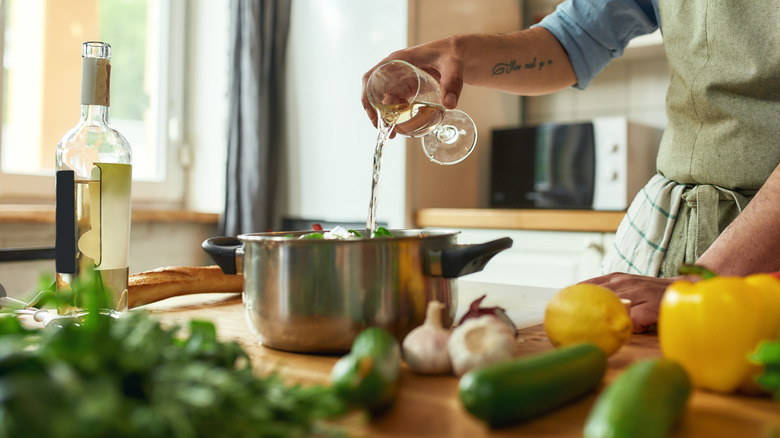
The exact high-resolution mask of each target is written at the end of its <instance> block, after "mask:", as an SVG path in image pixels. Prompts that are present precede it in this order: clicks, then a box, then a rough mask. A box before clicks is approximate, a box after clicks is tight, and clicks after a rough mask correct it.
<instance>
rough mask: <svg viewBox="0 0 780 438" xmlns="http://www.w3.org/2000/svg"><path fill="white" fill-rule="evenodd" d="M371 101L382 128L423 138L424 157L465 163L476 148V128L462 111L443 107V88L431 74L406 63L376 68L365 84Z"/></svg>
mask: <svg viewBox="0 0 780 438" xmlns="http://www.w3.org/2000/svg"><path fill="white" fill-rule="evenodd" d="M366 94H367V96H368V101H369V102H370V103H371V106H373V107H374V108H375V109H376V110H377V114H378V115H379V119H380V121H379V123H380V128H381V127H382V126H384V127H385V128H390V129H393V130H394V131H395V132H397V133H399V134H402V135H406V136H409V137H422V147H423V151H425V155H427V156H428V158H430V159H431V161H434V162H436V163H439V164H456V163H460V162H461V161H463V160H464V159H465V158H466V157H468V156H469V154H471V151H472V150H474V146H475V145H476V144H477V127H476V125H475V124H474V121H472V120H471V118H470V117H469V116H468V115H467V114H466V113H464V112H463V111H460V110H447V109H446V108H444V106H442V104H441V100H442V98H441V87H440V86H439V83H438V81H436V79H434V78H433V77H432V76H431V75H429V74H428V73H426V72H424V71H422V70H420V69H418V68H417V67H415V66H413V65H411V64H409V63H408V62H404V61H390V62H387V63H385V64H382V65H381V66H379V67H377V68H376V70H374V71H373V73H371V76H370V77H369V78H368V82H367V83H366Z"/></svg>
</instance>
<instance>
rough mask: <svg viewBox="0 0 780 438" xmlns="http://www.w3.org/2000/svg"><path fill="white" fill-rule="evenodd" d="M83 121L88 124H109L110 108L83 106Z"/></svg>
mask: <svg viewBox="0 0 780 438" xmlns="http://www.w3.org/2000/svg"><path fill="white" fill-rule="evenodd" d="M81 121H82V122H84V123H87V124H103V125H107V124H108V122H109V121H108V107H107V106H105V105H88V104H83V103H82V104H81Z"/></svg>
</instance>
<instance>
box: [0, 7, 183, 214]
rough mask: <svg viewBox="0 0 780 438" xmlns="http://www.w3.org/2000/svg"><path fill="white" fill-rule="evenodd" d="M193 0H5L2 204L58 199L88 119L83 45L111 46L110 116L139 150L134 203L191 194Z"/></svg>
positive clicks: (0, 167) (0, 149) (0, 158)
mask: <svg viewBox="0 0 780 438" xmlns="http://www.w3.org/2000/svg"><path fill="white" fill-rule="evenodd" d="M185 3H186V2H185V1H184V0H78V1H46V0H2V7H1V9H0V14H1V17H0V18H1V20H0V25H2V26H3V28H2V32H0V36H2V44H0V48H2V55H3V56H2V59H3V75H2V87H1V88H0V93H1V94H2V132H1V136H0V202H38V201H40V202H51V201H53V199H54V177H53V175H54V156H55V150H56V147H57V143H58V142H59V140H60V138H61V137H62V136H63V135H64V134H65V133H66V132H67V131H68V130H69V129H70V128H72V127H73V126H75V125H76V123H77V122H78V119H79V108H80V97H79V96H80V86H81V43H82V42H84V41H89V40H100V41H105V42H107V43H109V44H111V46H112V52H111V111H110V116H111V124H112V125H113V126H114V127H115V128H116V129H117V130H119V131H120V132H121V133H122V134H123V135H124V136H125V137H127V139H128V140H129V142H130V145H131V147H132V150H133V200H134V202H138V201H141V202H166V203H171V202H178V203H181V202H182V200H183V199H184V195H183V193H184V186H185V184H184V178H185V172H184V170H183V167H182V165H181V164H180V163H181V161H180V155H182V151H183V150H184V149H183V148H184V144H183V142H182V140H181V139H182V126H181V125H182V123H181V120H182V115H183V99H184V80H183V77H184V61H183V60H184V47H185V39H186V38H185V37H186V34H185V30H186V26H185V19H186V11H185Z"/></svg>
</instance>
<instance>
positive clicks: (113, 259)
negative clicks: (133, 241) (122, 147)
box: [92, 163, 132, 269]
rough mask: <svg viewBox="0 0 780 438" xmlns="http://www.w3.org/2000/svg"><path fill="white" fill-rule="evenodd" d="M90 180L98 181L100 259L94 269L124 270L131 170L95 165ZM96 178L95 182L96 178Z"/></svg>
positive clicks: (128, 235) (127, 250)
mask: <svg viewBox="0 0 780 438" xmlns="http://www.w3.org/2000/svg"><path fill="white" fill-rule="evenodd" d="M95 166H97V167H95V168H94V169H92V174H93V176H92V179H93V180H95V179H98V180H99V181H100V185H99V187H98V189H99V196H98V197H96V198H95V199H99V200H100V206H99V207H98V208H99V211H100V217H99V220H100V223H99V228H98V229H99V230H100V255H99V260H100V261H99V263H98V265H97V269H120V268H126V267H127V261H128V260H127V259H128V255H129V248H128V245H127V242H128V241H129V237H130V214H131V212H130V186H131V180H132V166H131V165H130V164H118V163H95ZM96 177H97V178H96Z"/></svg>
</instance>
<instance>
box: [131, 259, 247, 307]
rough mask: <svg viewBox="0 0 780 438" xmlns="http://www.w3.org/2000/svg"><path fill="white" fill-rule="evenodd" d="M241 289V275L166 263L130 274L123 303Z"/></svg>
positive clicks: (137, 302) (150, 301)
mask: <svg viewBox="0 0 780 438" xmlns="http://www.w3.org/2000/svg"><path fill="white" fill-rule="evenodd" d="M243 290H244V277H243V276H242V275H227V274H225V273H223V272H222V269H220V268H219V266H216V265H215V266H199V267H191V266H169V267H164V268H158V269H154V270H151V271H145V272H140V273H138V274H133V275H131V276H130V278H129V281H128V285H127V304H128V307H130V308H133V307H137V306H141V305H143V304H149V303H153V302H156V301H160V300H164V299H166V298H171V297H176V296H180V295H190V294H197V293H207V292H241V291H243Z"/></svg>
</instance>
